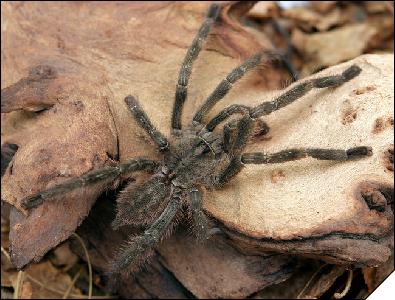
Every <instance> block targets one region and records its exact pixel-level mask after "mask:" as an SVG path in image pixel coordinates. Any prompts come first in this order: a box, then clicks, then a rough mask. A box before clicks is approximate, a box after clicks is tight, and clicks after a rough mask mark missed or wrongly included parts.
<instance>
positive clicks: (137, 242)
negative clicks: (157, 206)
mask: <svg viewBox="0 0 395 300" xmlns="http://www.w3.org/2000/svg"><path fill="white" fill-rule="evenodd" d="M180 208H181V198H180V191H179V190H178V189H177V190H173V193H172V196H171V199H170V201H169V203H168V205H167V206H166V208H165V209H164V211H163V212H162V214H161V215H160V217H159V218H158V219H157V220H156V221H155V222H154V223H153V224H152V225H151V226H150V227H149V228H148V229H146V230H145V231H144V233H143V234H142V235H139V236H134V237H132V238H130V239H129V240H128V242H127V244H126V245H124V246H123V247H122V248H121V249H120V251H119V252H118V253H117V255H115V259H114V261H113V262H112V264H111V266H110V272H111V273H120V272H121V271H123V270H126V269H128V271H137V270H138V268H139V267H140V266H141V265H142V264H143V263H144V262H145V261H146V260H147V259H148V258H149V257H150V256H152V254H153V247H154V246H155V245H156V244H158V243H159V242H160V241H161V239H162V237H163V236H164V235H165V234H166V233H167V231H168V230H169V225H170V224H171V223H172V221H173V220H174V218H175V216H176V214H177V212H178V211H179V209H180Z"/></svg>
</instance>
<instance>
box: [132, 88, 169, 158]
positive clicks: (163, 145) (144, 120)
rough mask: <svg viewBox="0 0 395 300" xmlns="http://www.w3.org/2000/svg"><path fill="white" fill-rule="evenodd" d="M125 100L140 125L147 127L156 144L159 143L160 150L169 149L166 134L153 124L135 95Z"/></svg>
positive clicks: (146, 129)
mask: <svg viewBox="0 0 395 300" xmlns="http://www.w3.org/2000/svg"><path fill="white" fill-rule="evenodd" d="M125 102H126V104H127V105H128V108H129V110H130V111H131V112H132V114H133V116H134V118H135V119H136V120H137V122H138V123H139V125H140V126H141V127H143V128H144V129H145V131H146V132H147V133H148V134H149V135H150V137H151V138H152V140H153V141H154V142H155V144H157V145H158V147H159V149H160V151H167V150H169V142H168V141H167V139H166V138H165V136H164V135H163V134H162V133H161V132H160V131H159V130H157V129H156V128H155V127H154V125H152V123H151V121H150V119H149V118H148V116H147V115H146V113H145V112H144V110H143V109H142V108H141V106H140V104H139V103H138V101H137V100H136V98H134V97H133V96H127V97H126V98H125Z"/></svg>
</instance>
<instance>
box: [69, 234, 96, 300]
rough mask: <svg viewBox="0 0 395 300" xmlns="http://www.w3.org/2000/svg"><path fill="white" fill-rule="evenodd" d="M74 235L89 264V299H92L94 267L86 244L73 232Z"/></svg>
mask: <svg viewBox="0 0 395 300" xmlns="http://www.w3.org/2000/svg"><path fill="white" fill-rule="evenodd" d="M73 235H74V236H75V237H76V238H77V239H78V241H79V242H80V243H81V246H82V248H83V249H84V252H85V256H86V261H87V263H88V269H89V291H88V299H92V287H93V284H92V282H93V275H92V265H91V260H90V258H89V253H88V249H86V247H85V243H84V241H83V240H82V238H81V237H80V236H79V235H78V234H76V233H75V232H73Z"/></svg>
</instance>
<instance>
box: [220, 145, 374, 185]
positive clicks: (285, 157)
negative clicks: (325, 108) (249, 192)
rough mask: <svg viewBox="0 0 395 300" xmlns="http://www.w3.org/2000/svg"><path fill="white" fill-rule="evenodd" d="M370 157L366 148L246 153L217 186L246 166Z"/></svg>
mask: <svg viewBox="0 0 395 300" xmlns="http://www.w3.org/2000/svg"><path fill="white" fill-rule="evenodd" d="M370 155H372V149H371V148H370V147H366V146H360V147H355V148H350V149H348V150H338V149H317V148H307V149H288V150H283V151H280V152H277V153H272V154H265V153H261V152H257V153H244V154H242V155H239V156H236V157H234V158H233V159H232V160H231V162H230V163H229V165H228V166H227V167H226V168H225V170H223V171H222V173H221V174H220V175H219V176H218V177H217V180H216V184H217V185H219V186H221V185H224V184H225V183H227V182H229V181H230V180H231V179H232V178H233V177H234V176H236V175H237V174H238V173H239V172H240V171H241V170H242V169H243V167H244V165H245V164H271V163H283V162H287V161H293V160H298V159H302V158H305V157H308V156H309V157H313V158H316V159H319V160H334V161H347V160H355V159H360V158H363V157H366V156H370Z"/></svg>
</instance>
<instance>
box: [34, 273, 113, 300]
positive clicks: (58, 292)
mask: <svg viewBox="0 0 395 300" xmlns="http://www.w3.org/2000/svg"><path fill="white" fill-rule="evenodd" d="M26 277H27V278H28V279H29V280H30V281H32V282H33V283H35V284H38V285H39V286H40V287H42V288H43V289H46V290H48V291H50V292H53V293H56V294H58V295H62V296H63V295H64V294H65V291H58V290H56V289H53V288H51V287H49V286H46V285H45V284H43V283H42V282H40V281H39V280H37V279H35V278H33V277H32V276H30V275H29V274H26ZM69 296H70V297H73V298H77V299H89V296H85V295H79V294H73V293H70V294H69ZM116 298H118V297H117V296H92V299H116Z"/></svg>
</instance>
